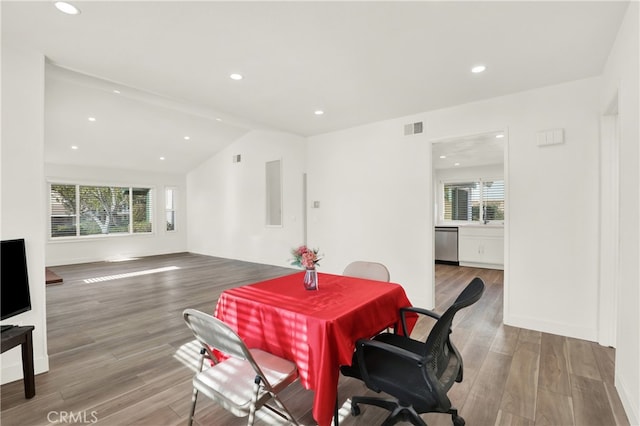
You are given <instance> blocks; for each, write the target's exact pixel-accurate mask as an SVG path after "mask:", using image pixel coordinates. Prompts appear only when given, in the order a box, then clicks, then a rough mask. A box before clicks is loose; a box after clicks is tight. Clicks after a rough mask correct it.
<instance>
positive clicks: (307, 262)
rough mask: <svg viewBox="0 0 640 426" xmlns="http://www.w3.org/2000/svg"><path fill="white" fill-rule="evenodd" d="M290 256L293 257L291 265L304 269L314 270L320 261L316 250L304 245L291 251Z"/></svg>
mask: <svg viewBox="0 0 640 426" xmlns="http://www.w3.org/2000/svg"><path fill="white" fill-rule="evenodd" d="M291 255H292V256H293V260H292V262H291V264H292V265H294V266H300V267H302V268H305V269H315V267H316V265H317V264H318V262H319V261H320V259H321V258H320V257H318V249H310V248H308V247H307V246H305V245H302V246H300V247H298V248H295V249H292V250H291Z"/></svg>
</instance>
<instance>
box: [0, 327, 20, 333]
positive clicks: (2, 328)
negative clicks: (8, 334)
mask: <svg viewBox="0 0 640 426" xmlns="http://www.w3.org/2000/svg"><path fill="white" fill-rule="evenodd" d="M13 327H17V325H3V326H0V332H4V331H7V330H10V329H12V328H13Z"/></svg>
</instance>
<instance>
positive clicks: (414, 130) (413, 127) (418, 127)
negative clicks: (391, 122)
mask: <svg viewBox="0 0 640 426" xmlns="http://www.w3.org/2000/svg"><path fill="white" fill-rule="evenodd" d="M418 133H422V121H418V122H417V123H409V124H405V125H404V135H405V136H409V135H415V134H418Z"/></svg>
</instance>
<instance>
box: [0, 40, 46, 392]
mask: <svg viewBox="0 0 640 426" xmlns="http://www.w3.org/2000/svg"><path fill="white" fill-rule="evenodd" d="M43 105H44V56H42V54H40V53H36V52H29V51H24V50H15V49H13V48H12V47H9V46H6V45H4V44H3V45H2V126H1V127H2V146H1V150H0V152H1V167H2V171H1V188H2V192H1V194H2V205H1V208H0V211H1V212H2V214H1V216H0V237H1V238H2V239H3V240H5V239H13V238H24V239H25V243H26V251H27V265H28V274H29V289H30V293H31V305H32V310H31V311H28V312H25V313H23V314H20V315H18V316H15V317H12V318H9V319H7V320H5V321H3V323H5V324H19V325H33V326H35V330H34V332H33V356H34V368H35V372H36V374H38V373H42V372H45V371H48V370H49V357H48V355H47V322H46V318H47V312H46V303H45V298H46V295H45V275H44V253H45V247H44V235H45V220H46V217H45V211H46V209H45V207H44V198H42V197H40V196H38V194H42V193H43V188H44V167H43V164H44V137H43V134H44V108H43ZM0 359H1V360H2V370H1V372H0V375H1V377H0V381H1V382H2V383H7V382H11V381H14V380H17V379H20V378H21V377H22V359H21V356H20V347H16V348H14V349H11V350H10V351H8V352H5V353H4V354H2V355H1V356H0Z"/></svg>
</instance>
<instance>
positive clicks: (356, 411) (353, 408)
mask: <svg viewBox="0 0 640 426" xmlns="http://www.w3.org/2000/svg"><path fill="white" fill-rule="evenodd" d="M351 415H352V416H353V417H355V416H359V415H360V407H358V406H357V405H355V404H351Z"/></svg>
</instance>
